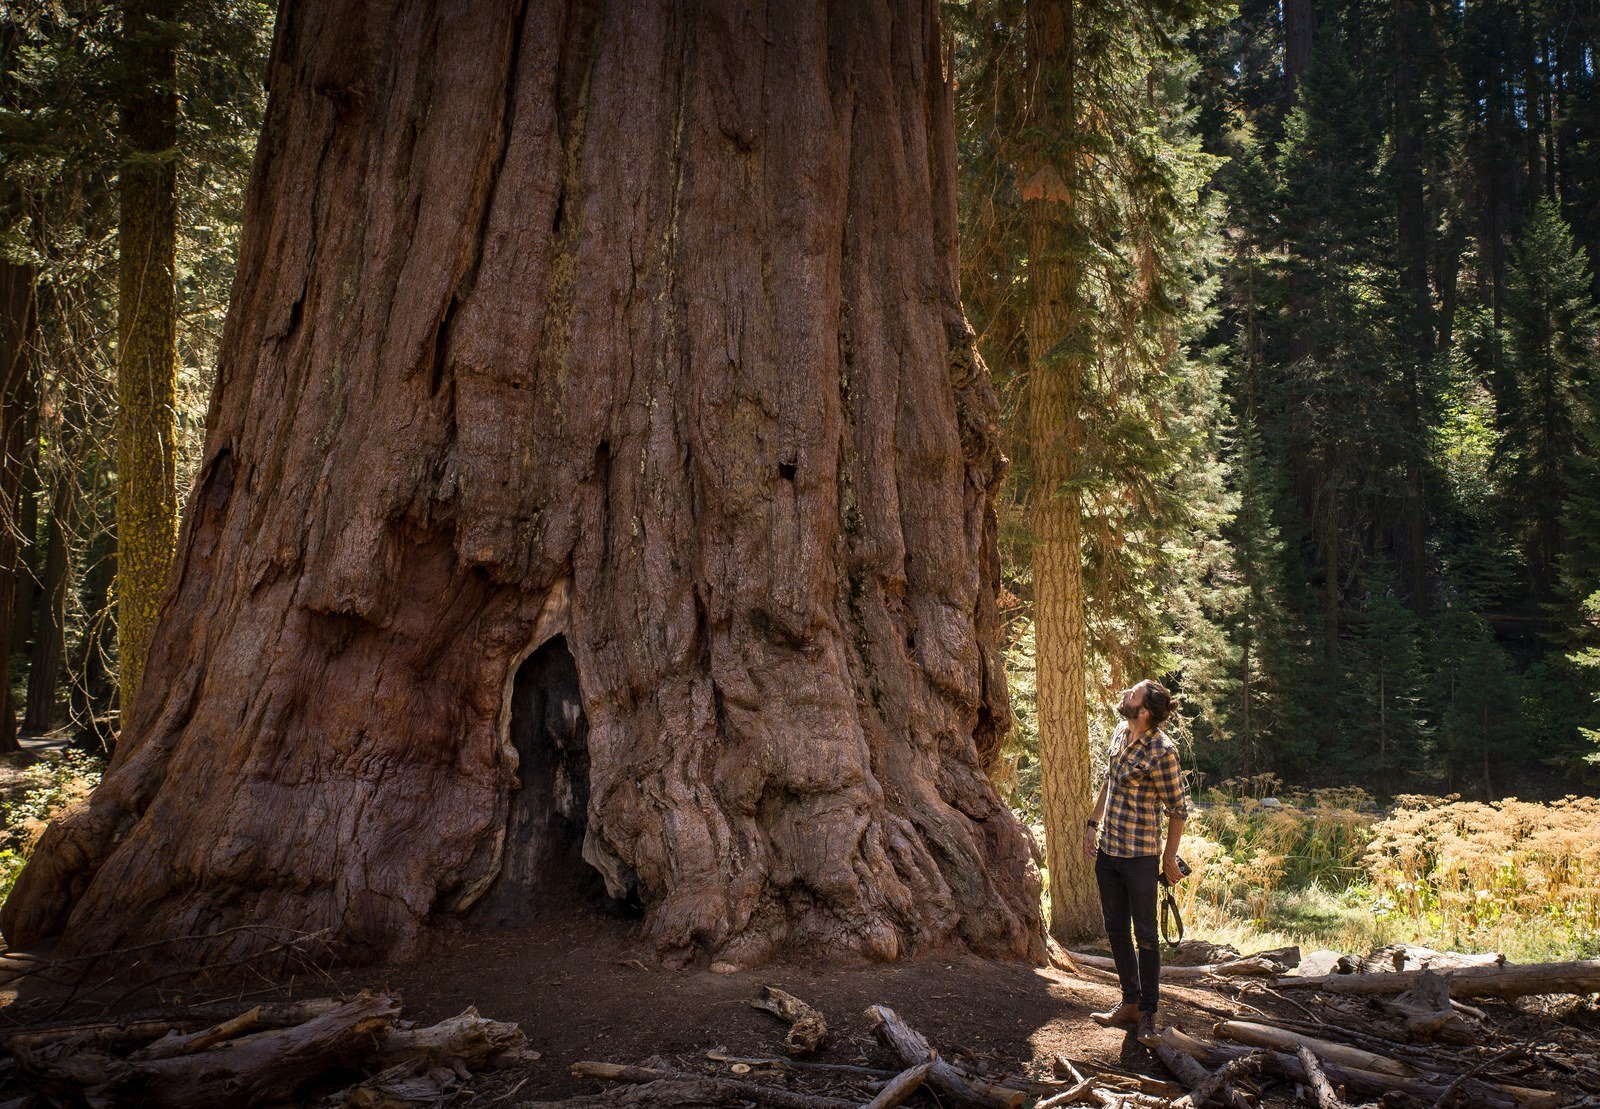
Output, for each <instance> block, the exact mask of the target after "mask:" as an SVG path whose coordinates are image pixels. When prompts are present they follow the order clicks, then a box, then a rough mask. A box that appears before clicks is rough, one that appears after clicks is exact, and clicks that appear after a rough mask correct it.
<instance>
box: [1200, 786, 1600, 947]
mask: <svg viewBox="0 0 1600 1109" xmlns="http://www.w3.org/2000/svg"><path fill="white" fill-rule="evenodd" d="M1286 801H1287V802H1288V803H1286V804H1284V805H1282V806H1281V807H1274V806H1268V805H1262V804H1261V803H1260V800H1259V794H1258V795H1257V796H1256V797H1251V796H1250V795H1249V793H1248V792H1247V791H1243V790H1241V791H1239V792H1238V793H1236V794H1235V795H1234V796H1233V797H1232V798H1231V799H1224V800H1223V802H1222V803H1219V804H1215V805H1213V806H1212V807H1210V808H1208V809H1204V810H1201V811H1198V812H1197V813H1196V815H1195V817H1194V819H1193V820H1192V821H1191V822H1190V826H1189V828H1190V831H1189V833H1187V834H1186V835H1185V837H1184V852H1185V857H1186V858H1188V859H1189V861H1190V863H1191V864H1193V865H1194V866H1195V875H1194V877H1193V879H1191V880H1190V881H1189V882H1186V883H1184V892H1183V901H1184V913H1185V919H1187V920H1189V921H1190V931H1191V934H1194V935H1200V936H1203V937H1204V938H1207V939H1210V940H1212V941H1213V942H1217V943H1232V944H1233V945H1234V946H1236V947H1239V948H1240V949H1241V950H1250V949H1259V948H1262V947H1276V946H1282V945H1284V944H1289V943H1297V944H1299V945H1300V946H1301V947H1327V948H1332V949H1334V950H1338V951H1348V952H1357V953H1363V952H1366V951H1370V950H1372V949H1373V948H1375V947H1381V946H1383V945H1385V944H1388V943H1394V942H1402V941H1403V942H1411V943H1422V944H1425V945H1427V946H1430V947H1439V948H1449V949H1453V950H1459V951H1503V952H1505V954H1506V955H1507V956H1508V957H1510V958H1512V959H1516V960H1519V961H1537V960H1547V959H1570V958H1582V957H1591V956H1594V955H1596V954H1600V800H1596V799H1594V798H1577V797H1568V798H1564V799H1563V800H1560V801H1556V802H1552V803H1550V804H1539V803H1535V802H1526V801H1518V800H1514V799H1512V800H1506V801H1499V802H1494V803H1490V804H1484V803H1478V802H1466V801H1459V800H1457V799H1455V798H1433V797H1402V798H1400V799H1399V802H1398V804H1397V807H1396V808H1395V809H1394V810H1393V811H1392V812H1390V813H1389V814H1388V815H1387V816H1380V815H1379V814H1377V813H1376V812H1374V811H1372V806H1371V800H1370V798H1367V797H1366V796H1365V795H1364V794H1362V793H1360V791H1347V790H1346V791H1314V792H1312V793H1308V794H1304V795H1298V796H1293V797H1291V798H1288V799H1286Z"/></svg>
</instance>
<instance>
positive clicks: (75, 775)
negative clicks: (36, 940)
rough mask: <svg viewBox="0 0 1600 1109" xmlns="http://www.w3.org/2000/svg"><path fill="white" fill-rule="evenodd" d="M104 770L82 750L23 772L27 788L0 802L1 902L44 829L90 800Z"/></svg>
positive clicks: (56, 756) (52, 757)
mask: <svg viewBox="0 0 1600 1109" xmlns="http://www.w3.org/2000/svg"><path fill="white" fill-rule="evenodd" d="M104 769H105V766H104V763H103V762H102V761H101V760H100V759H99V758H97V757H95V756H93V755H88V754H85V753H83V752H82V751H74V750H68V751H64V752H61V753H59V754H50V755H46V756H45V757H44V758H43V759H41V760H40V761H39V762H37V763H35V764H34V765H33V766H30V767H29V768H28V769H27V770H26V771H25V772H24V773H25V774H26V776H27V777H28V779H29V782H30V784H29V786H28V788H27V789H25V790H24V791H23V792H22V793H21V794H19V795H16V796H14V797H12V798H9V799H7V800H5V801H3V802H0V901H4V900H5V898H6V897H8V896H9V895H10V893H11V887H12V886H13V885H14V884H15V883H16V880H17V875H18V874H20V873H21V872H22V866H23V864H24V863H26V862H27V861H28V855H29V854H30V853H32V851H33V847H34V844H36V843H38V842H39V837H40V836H41V835H43V834H44V830H45V826H46V825H48V824H49V823H50V821H51V820H53V819H54V818H55V817H56V815H57V814H59V813H62V812H65V811H66V810H67V809H69V808H71V807H72V806H73V805H75V804H77V803H78V802H79V801H81V800H83V799H84V798H86V797H88V796H89V793H90V791H91V790H93V789H94V787H95V786H97V785H99V784H100V775H101V772H102V771H103V770H104Z"/></svg>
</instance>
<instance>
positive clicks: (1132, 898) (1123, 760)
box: [1083, 679, 1189, 1041]
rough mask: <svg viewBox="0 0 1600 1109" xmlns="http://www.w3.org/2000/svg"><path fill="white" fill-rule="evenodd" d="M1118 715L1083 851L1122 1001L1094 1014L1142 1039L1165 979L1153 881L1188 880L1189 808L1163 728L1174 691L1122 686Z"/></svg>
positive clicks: (1145, 684)
mask: <svg viewBox="0 0 1600 1109" xmlns="http://www.w3.org/2000/svg"><path fill="white" fill-rule="evenodd" d="M1117 712H1118V714H1119V715H1120V716H1121V717H1122V718H1123V722H1122V723H1120V724H1118V725H1117V729H1116V731H1115V733H1113V735H1112V737H1111V746H1110V756H1111V758H1110V764H1109V765H1108V766H1107V768H1106V780H1105V782H1104V783H1103V784H1102V785H1101V786H1100V796H1099V798H1098V799H1097V800H1096V801H1095V804H1094V815H1093V816H1092V817H1091V818H1090V819H1089V821H1088V827H1087V828H1086V829H1085V830H1084V834H1083V849H1084V851H1085V852H1087V853H1088V854H1089V855H1090V856H1091V857H1092V858H1093V859H1094V860H1095V864H1094V876H1095V881H1096V882H1097V883H1098V884H1099V886H1100V911H1101V913H1102V914H1103V915H1104V917H1105V922H1106V937H1107V938H1108V939H1109V940H1110V942H1111V956H1112V959H1113V960H1114V961H1115V962H1116V964H1117V978H1118V980H1120V981H1121V983H1122V1004H1121V1005H1120V1006H1119V1007H1118V1008H1116V1009H1113V1010H1111V1011H1110V1012H1108V1013H1093V1014H1091V1016H1093V1018H1094V1019H1095V1021H1096V1022H1098V1023H1100V1024H1103V1025H1105V1026H1106V1027H1108V1028H1111V1027H1119V1028H1136V1029H1137V1034H1138V1037H1139V1039H1140V1040H1141V1041H1145V1040H1147V1039H1149V1038H1152V1037H1154V1036H1155V1031H1156V1002H1157V1001H1158V1000H1159V998H1160V984H1161V983H1160V980H1161V946H1160V937H1159V936H1158V935H1157V932H1156V881H1157V877H1158V875H1160V874H1165V875H1166V877H1167V881H1169V882H1171V883H1173V884H1177V882H1178V881H1179V880H1180V879H1181V878H1182V877H1183V875H1182V872H1180V871H1179V869H1178V841H1179V839H1181V838H1182V836H1183V825H1184V820H1185V818H1186V817H1187V815H1188V812H1189V809H1188V804H1187V802H1186V801H1185V800H1184V796H1183V779H1182V772H1181V770H1180V768H1179V765H1178V747H1177V744H1175V743H1173V742H1172V740H1170V739H1168V738H1167V736H1166V734H1165V733H1164V732H1162V730H1161V725H1162V723H1163V722H1165V720H1166V719H1167V717H1168V716H1169V715H1170V714H1171V713H1172V694H1170V693H1168V692H1167V691H1166V689H1164V688H1163V687H1162V686H1161V685H1160V683H1158V682H1153V681H1150V680H1149V679H1146V680H1144V681H1142V682H1140V683H1139V684H1138V685H1136V686H1134V687H1133V688H1132V689H1126V690H1123V692H1122V701H1121V703H1120V704H1119V705H1118V706H1117ZM1163 812H1165V813H1166V814H1167V834H1166V842H1165V844H1163V843H1162V837H1161V814H1162V813H1163ZM1130 925H1131V926H1132V932H1133V936H1132V938H1130V937H1129V934H1128V933H1129V926H1130ZM1135 941H1137V943H1138V952H1137V954H1135V951H1134V943H1135Z"/></svg>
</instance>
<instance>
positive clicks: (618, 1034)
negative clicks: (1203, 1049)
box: [340, 912, 1211, 1105]
mask: <svg viewBox="0 0 1600 1109" xmlns="http://www.w3.org/2000/svg"><path fill="white" fill-rule="evenodd" d="M648 959H649V955H648V952H647V950H646V949H645V948H644V947H643V945H642V944H641V943H640V941H639V938H638V929H637V927H636V925H634V924H633V923H631V922H628V921H622V920H617V919H614V918H611V917H608V916H606V915H604V914H602V913H598V912H595V913H588V912H584V913H583V914H582V915H580V916H578V917H561V918H556V919H552V920H550V921H547V922H541V924H540V925H538V926H535V927H533V928H529V929H525V930H519V931H507V932H498V933H479V934H477V935H476V936H473V937H472V938H469V939H465V940H464V942H463V943H462V944H461V945H460V946H459V947H456V948H455V949H453V950H450V951H448V952H445V953H442V954H440V955H439V956H437V957H435V958H433V959H429V960H427V961H425V962H419V963H415V964H410V965H407V966H400V967H394V968H391V969H388V970H385V971H384V972H382V973H381V974H379V975H377V976H374V975H373V974H372V973H371V972H368V973H365V974H363V973H361V972H359V971H350V972H346V973H344V974H342V975H341V976H340V979H341V982H342V983H343V984H345V985H346V986H347V987H349V988H354V987H356V986H376V987H381V988H386V989H393V990H396V991H398V992H399V993H400V994H401V996H402V997H404V999H405V1004H406V1013H407V1015H408V1016H409V1017H410V1018H411V1019H413V1020H416V1021H419V1022H424V1023H426V1022H432V1021H436V1020H441V1019H443V1018H445V1017H448V1016H454V1015H455V1014H457V1013H459V1012H461V1011H462V1009H464V1008H466V1007H467V1006H469V1005H471V1006H474V1007H476V1008H477V1009H478V1011H479V1012H480V1013H481V1014H483V1015H484V1016H486V1017H491V1018H493V1019H496V1020H509V1021H516V1022H517V1023H519V1024H520V1025H521V1026H522V1030H523V1031H524V1032H525V1033H526V1034H527V1036H528V1046H529V1047H531V1048H532V1049H534V1050H535V1051H538V1052H540V1053H541V1055H542V1057H541V1058H540V1059H539V1061H538V1062H537V1063H535V1064H534V1065H533V1068H532V1070H531V1071H525V1072H523V1073H521V1074H520V1075H518V1078H519V1079H520V1078H527V1079H528V1082H527V1085H526V1086H524V1087H523V1089H522V1090H521V1091H520V1093H521V1094H522V1095H536V1096H537V1097H538V1098H545V1099H555V1098H558V1097H564V1096H568V1095H572V1094H578V1093H586V1092H593V1091H595V1090H596V1089H597V1088H598V1084H597V1083H596V1082H595V1081H594V1080H592V1079H580V1078H573V1077H572V1076H571V1074H570V1071H569V1068H570V1066H571V1064H573V1063H575V1062H578V1061H579V1060H586V1059H592V1060H601V1061H607V1062H617V1063H635V1064H636V1063H640V1062H642V1061H644V1060H645V1059H647V1058H650V1057H651V1056H658V1057H660V1059H662V1060H663V1061H664V1062H665V1063H666V1064H667V1065H668V1066H675V1067H676V1066H681V1067H684V1068H686V1069H704V1068H705V1067H706V1065H707V1063H708V1060H707V1058H706V1052H707V1051H711V1050H715V1049H717V1048H723V1049H725V1052H726V1053H727V1054H728V1055H731V1056H737V1057H767V1058H771V1057H774V1056H783V1055H784V1054H785V1052H784V1049H783V1036H784V1033H785V1032H787V1030H788V1028H787V1025H786V1024H785V1023H784V1022H782V1021H780V1020H778V1019H777V1018H775V1017H773V1016H772V1015H771V1014H769V1013H766V1012H763V1011H761V1010H758V1009H755V1008H752V1007H751V1005H750V1002H751V1001H752V1000H754V999H756V998H757V997H759V996H760V991H761V987H762V986H776V987H778V988H779V989H782V990H785V991H787V992H788V993H791V994H794V995H795V996H796V997H799V998H801V999H802V1000H804V1001H806V1002H807V1003H809V1004H810V1005H812V1006H813V1007H815V1008H817V1009H819V1010H821V1011H822V1013H823V1014H824V1015H825V1016H826V1018H827V1020H828V1026H829V1029H830V1036H829V1039H828V1041H827V1043H826V1044H825V1046H824V1048H823V1050H822V1051H821V1052H820V1053H818V1054H817V1055H816V1056H814V1057H812V1058H814V1060H815V1061H818V1062H829V1063H846V1064H858V1065H867V1066H875V1067H884V1068H892V1069H895V1070H898V1069H899V1066H898V1065H897V1064H895V1063H894V1062H893V1061H892V1059H891V1058H890V1056H889V1055H888V1053H887V1052H886V1051H884V1049H883V1048H881V1047H880V1046H879V1045H878V1043H877V1041H876V1040H875V1039H874V1038H873V1035H872V1032H871V1025H870V1023H869V1021H868V1019H867V1016H866V1010H867V1007H868V1006H870V1005H887V1006H888V1007H889V1008H891V1009H893V1010H894V1011H895V1012H896V1013H897V1014H898V1015H899V1016H900V1017H901V1018H902V1019H903V1020H904V1021H905V1022H906V1023H907V1024H909V1025H911V1026H912V1027H913V1028H916V1029H917V1030H918V1031H920V1032H922V1033H923V1034H924V1035H925V1036H927V1037H928V1039H929V1040H930V1041H932V1043H933V1044H934V1046H935V1047H937V1048H938V1049H939V1051H940V1052H941V1054H943V1055H945V1056H947V1057H951V1058H952V1059H954V1060H955V1061H958V1062H961V1063H963V1064H964V1065H967V1066H969V1067H971V1068H973V1069H981V1070H983V1071H985V1072H987V1073H988V1075H989V1076H990V1077H991V1078H994V1079H998V1078H1001V1077H1003V1076H1005V1075H1008V1074H1009V1075H1016V1074H1030V1075H1042V1076H1049V1075H1050V1073H1051V1062H1052V1058H1053V1056H1054V1055H1055V1054H1056V1053H1060V1054H1063V1055H1066V1056H1068V1057H1069V1058H1071V1059H1073V1060H1075V1061H1079V1062H1083V1061H1093V1062H1100V1063H1103V1064H1105V1065H1107V1066H1111V1067H1115V1068H1117V1069H1119V1070H1124V1071H1129V1072H1133V1073H1138V1074H1146V1075H1151V1076H1155V1077H1159V1078H1163V1079H1167V1078H1168V1077H1169V1076H1168V1075H1167V1073H1166V1071H1165V1069H1164V1068H1163V1067H1162V1065H1161V1063H1160V1062H1159V1061H1158V1060H1157V1059H1156V1058H1155V1056H1154V1055H1153V1054H1151V1053H1150V1052H1149V1051H1148V1050H1146V1049H1145V1048H1143V1047H1141V1046H1140V1045H1139V1044H1138V1043H1137V1042H1136V1041H1135V1040H1134V1039H1133V1038H1132V1037H1129V1036H1126V1035H1124V1034H1123V1033H1121V1032H1117V1031H1114V1030H1111V1029H1106V1028H1102V1027H1100V1026H1099V1025H1097V1024H1095V1023H1094V1022H1093V1021H1091V1020H1090V1019H1089V1014H1090V1013H1091V1012H1092V1011H1095V1010H1101V1009H1109V1008H1112V1007H1114V1006H1115V1005H1116V1004H1117V1003H1118V1002H1119V1000H1120V992H1119V990H1118V989H1117V988H1116V984H1115V982H1114V980H1109V979H1106V978H1102V977H1100V976H1095V978H1094V979H1093V980H1086V979H1078V978H1074V977H1072V976H1071V975H1068V974H1064V973H1062V972H1060V971H1057V970H1054V969H1052V968H1049V967H1035V966H1032V965H1028V964H1022V963H1002V962H993V961H989V960H985V959H980V958H977V957H975V956H973V955H970V954H967V953H965V952H956V951H950V952H945V953H943V954H939V955H931V956H926V957H923V958H918V959H911V960H907V961H904V962H899V963H888V964H884V963H867V964H861V965H856V966H839V965H838V964H828V963H823V962H820V961H816V962H788V963H771V964H768V965H767V966H764V967H760V968H757V969H754V970H748V971H741V972H738V973H733V974H713V973H712V972H711V971H710V970H708V969H706V968H704V967H693V966H691V967H688V968H685V969H683V970H670V969H665V968H659V967H652V966H650V964H649V961H648ZM1203 993H1204V991H1192V990H1186V989H1169V990H1168V991H1167V993H1166V1000H1165V1003H1164V1006H1163V1022H1164V1023H1165V1022H1169V1021H1171V1022H1176V1023H1179V1024H1181V1025H1186V1026H1193V1027H1195V1029H1196V1031H1198V1030H1199V1029H1200V1028H1201V1027H1206V1028H1209V1027H1210V1024H1211V1018H1209V1017H1208V1016H1207V1015H1206V1014H1204V1013H1202V1012H1200V1011H1199V1010H1197V1009H1195V1008H1194V1007H1193V1006H1192V1005H1190V1004H1187V1003H1186V1001H1185V998H1186V997H1189V996H1191V995H1193V996H1202V995H1203ZM717 1069H718V1070H720V1072H721V1073H722V1074H723V1075H724V1076H728V1068H727V1067H726V1066H723V1067H720V1068H717ZM752 1077H754V1076H752ZM815 1077H816V1076H815V1075H808V1076H806V1079H807V1081H806V1087H807V1089H809V1090H810V1091H811V1092H813V1093H821V1092H825V1089H824V1088H823V1087H819V1086H818V1085H817V1084H816V1081H815ZM837 1096H849V1094H848V1093H846V1092H845V1088H844V1087H841V1088H840V1092H839V1094H838V1095H837ZM910 1104H917V1103H916V1102H911V1103H910ZM928 1104H930V1105H932V1104H934V1103H933V1102H932V1101H929V1102H928Z"/></svg>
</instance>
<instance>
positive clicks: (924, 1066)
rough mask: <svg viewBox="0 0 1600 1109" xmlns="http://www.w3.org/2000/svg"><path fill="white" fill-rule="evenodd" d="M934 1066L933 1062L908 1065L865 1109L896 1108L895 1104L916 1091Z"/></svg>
mask: <svg viewBox="0 0 1600 1109" xmlns="http://www.w3.org/2000/svg"><path fill="white" fill-rule="evenodd" d="M932 1066H933V1064H932V1063H918V1064H917V1065H916V1066H914V1067H907V1068H906V1069H905V1070H903V1071H901V1072H900V1073H899V1074H897V1075H895V1076H894V1077H893V1078H891V1079H890V1080H889V1083H888V1085H886V1086H884V1088H883V1089H881V1090H879V1091H878V1096H877V1097H875V1098H873V1099H872V1100H871V1101H869V1102H867V1104H866V1106H865V1109H894V1106H896V1105H899V1104H900V1103H901V1102H902V1101H904V1100H905V1099H906V1098H908V1097H910V1096H911V1095H912V1094H914V1093H916V1091H917V1088H918V1087H919V1086H921V1085H922V1083H923V1082H924V1081H925V1080H926V1079H927V1077H928V1071H929V1069H930V1068H931V1067H932Z"/></svg>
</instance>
